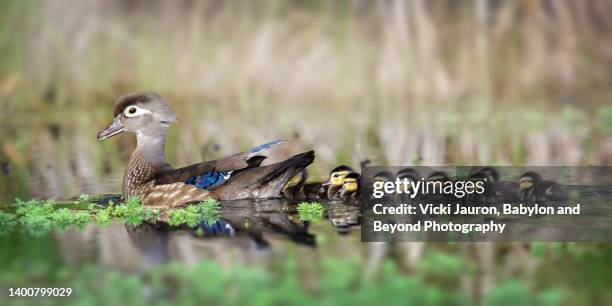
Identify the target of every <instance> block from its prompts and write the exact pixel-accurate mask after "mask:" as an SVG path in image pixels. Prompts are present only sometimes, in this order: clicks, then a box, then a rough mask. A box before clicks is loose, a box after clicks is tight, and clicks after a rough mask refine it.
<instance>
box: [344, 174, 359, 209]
mask: <svg viewBox="0 0 612 306" xmlns="http://www.w3.org/2000/svg"><path fill="white" fill-rule="evenodd" d="M360 184H361V176H360V175H359V173H357V172H352V173H349V174H347V175H346V176H345V177H344V179H343V180H342V187H341V188H340V200H342V202H344V204H350V205H356V204H358V201H359V186H360Z"/></svg>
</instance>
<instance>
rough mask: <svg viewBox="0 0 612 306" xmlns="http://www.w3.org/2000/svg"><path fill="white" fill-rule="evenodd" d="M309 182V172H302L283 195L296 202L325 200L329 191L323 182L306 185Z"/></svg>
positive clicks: (288, 184)
mask: <svg viewBox="0 0 612 306" xmlns="http://www.w3.org/2000/svg"><path fill="white" fill-rule="evenodd" d="M307 180H308V171H307V170H306V169H304V170H302V172H301V173H298V174H297V175H295V176H294V177H293V178H291V180H289V182H288V183H287V186H286V187H285V189H284V190H283V195H284V196H285V197H286V198H288V199H295V200H311V201H312V200H319V199H322V198H325V196H326V195H327V190H326V189H325V188H324V187H323V183H321V182H311V183H306V181H307Z"/></svg>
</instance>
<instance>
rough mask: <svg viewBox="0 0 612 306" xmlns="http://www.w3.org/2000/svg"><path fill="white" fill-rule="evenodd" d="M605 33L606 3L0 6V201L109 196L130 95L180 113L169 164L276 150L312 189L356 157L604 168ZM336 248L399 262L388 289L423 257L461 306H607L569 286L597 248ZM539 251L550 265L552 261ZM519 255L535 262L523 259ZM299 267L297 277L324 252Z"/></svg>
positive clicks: (116, 181)
mask: <svg viewBox="0 0 612 306" xmlns="http://www.w3.org/2000/svg"><path fill="white" fill-rule="evenodd" d="M610 16H612V2H610V1H604V0H592V1H552V0H541V1H537V0H524V1H502V0H490V1H487V0H477V1H465V2H464V1H461V2H459V1H451V0H447V1H424V0H416V1H365V0H350V1H349V0H345V1H306V0H301V1H297V0H295V1H161V0H157V1H144V0H141V1H135V0H132V1H120V0H104V1H103V0H84V1H68V0H56V1H2V2H1V3H0V50H1V51H0V54H2V57H1V58H0V106H1V111H0V166H1V167H0V168H1V171H0V201H2V202H5V203H10V202H12V201H13V199H14V198H15V197H21V198H44V199H47V198H63V197H68V196H73V195H76V194H79V193H102V192H115V193H116V192H119V190H120V185H121V177H122V173H123V169H124V166H125V163H126V161H127V159H128V158H129V155H130V153H131V150H132V149H133V147H134V144H135V143H134V139H132V137H129V136H125V135H124V136H121V137H119V138H117V139H113V140H110V141H106V142H104V143H98V142H97V141H96V139H95V135H96V133H97V131H99V130H100V129H101V128H103V127H105V125H106V124H107V123H108V122H109V121H110V120H111V115H112V113H111V110H112V106H113V104H114V101H115V100H116V99H117V98H118V97H120V96H121V95H124V94H126V93H129V92H133V91H136V90H143V89H146V90H153V91H157V92H159V93H160V94H162V95H163V96H165V97H166V98H168V99H169V101H170V102H171V103H172V105H173V106H174V107H175V109H176V111H177V112H178V114H179V116H180V119H181V121H180V122H179V124H178V125H177V126H176V127H174V128H173V130H172V132H171V135H170V139H169V143H168V146H167V154H168V159H169V161H170V163H171V164H173V165H185V164H188V163H193V162H198V161H200V160H202V159H212V158H216V157H219V156H222V155H224V154H229V153H234V152H238V151H242V150H245V149H247V148H250V147H252V146H255V145H258V144H261V143H264V142H267V141H269V140H273V139H277V138H288V139H295V140H296V142H295V143H297V144H299V145H296V148H295V150H296V151H299V150H301V149H303V148H312V149H314V150H315V151H316V153H317V160H316V162H315V164H313V165H312V166H311V167H310V168H309V170H310V172H311V173H312V175H311V178H312V179H313V180H320V179H322V178H324V177H325V176H326V175H327V173H328V172H329V170H330V169H331V168H332V167H333V166H335V165H337V164H339V163H346V164H349V165H352V166H355V167H358V166H359V162H360V161H361V160H363V159H366V158H367V159H370V160H371V161H372V162H373V163H374V164H383V165H384V164H388V165H428V166H434V165H479V164H493V165H610V164H611V163H612V103H611V101H612V90H611V89H610V88H612V87H611V85H612V69H610V67H612V48H610V44H611V43H612V18H610ZM334 234H335V233H334ZM75 235H76V234H75ZM81 235H82V234H81ZM125 237H127V236H125ZM330 239H331V238H330ZM335 239H336V238H334V239H332V240H331V241H334V242H333V243H334V244H333V245H334V246H336V247H337V248H339V249H338V250H336V251H337V252H336V253H338V254H336V255H339V256H340V257H342V256H345V255H347V254H352V255H359V254H360V252H366V253H367V252H368V250H370V249H371V250H370V251H372V252H373V253H371V254H374V255H372V256H378V255H376V254H379V253H380V254H386V255H380V256H382V258H387V257H389V258H394V256H397V257H399V258H407V259H406V260H408V261H409V262H410V264H408V266H409V268H407V269H406V271H408V274H407V275H408V276H409V277H416V278H419V277H423V278H422V280H424V281H425V283H427V280H428V277H430V274H427V273H425V274H419V273H416V274H415V273H414V271H421V270H418V269H421V268H415V267H420V266H419V265H418V263H419V262H421V260H423V258H426V260H425V261H424V262H425V265H426V266H425V268H423V269H434V272H433V273H434V274H435V275H434V277H433V278H434V279H436V277H437V278H439V277H443V278H444V277H445V276H444V273H445V272H446V270H445V271H438V270H436V268H437V267H440V266H442V267H444V264H446V265H450V268H449V267H448V266H447V268H444V269H450V270H448V271H456V275H454V276H453V277H456V279H452V280H450V281H448V280H445V279H444V280H442V281H441V282H442V283H441V285H440V288H442V289H440V290H443V289H444V288H447V287H448V286H450V288H453V290H455V289H456V286H454V285H453V284H458V283H461V279H462V278H464V277H469V276H470V275H471V276H474V275H479V277H480V276H482V275H485V276H486V277H485V279H484V280H481V281H477V282H476V283H473V284H471V285H470V286H471V287H478V288H481V287H482V286H479V285H478V284H479V282H482V283H483V284H488V285H486V286H485V287H486V288H484V289H482V288H481V289H482V290H481V289H478V290H475V291H474V292H475V293H474V292H472V293H470V294H466V296H468V297H471V298H473V299H471V298H466V299H465V300H461V299H460V300H461V301H463V302H466V301H467V303H481V302H483V300H482V299H481V298H482V297H483V296H484V292H487V290H489V289H490V288H489V287H494V286H496V285H498V284H507V283H506V282H504V281H505V280H507V279H510V283H509V284H510V285H506V286H509V287H508V289H507V290H506V289H504V290H506V291H503V290H502V292H501V293H500V294H501V295H502V297H504V294H506V292H507V291H508V292H511V293H517V292H518V293H517V294H519V295H520V294H522V293H523V291H521V290H524V292H531V291H529V290H531V289H533V288H539V287H538V286H540V287H549V286H557V285H558V286H560V287H561V288H577V289H580V290H582V291H580V290H579V293H576V294H569V296H571V297H572V299H570V301H571V304H572V305H578V304H585V305H587V304H588V305H596V304H599V303H603V304H605V302H606V301H607V302H609V301H610V300H611V299H610V294H609V293H605V292H604V290H603V288H609V287H607V286H609V285H610V283H612V282H611V281H610V278H609V276H608V277H607V278H606V277H605V276H601V277H602V278H601V279H599V280H598V281H597V284H589V285H586V283H588V282H589V281H591V280H593V275H589V274H586V275H583V274H582V273H583V272H584V270H585V269H590V270H594V271H600V270H604V271H605V270H606V269H607V270H608V271H609V269H610V267H609V264H608V263H607V262H609V260H608V261H606V260H604V259H605V258H610V256H611V255H610V251H609V249H610V248H609V247H608V246H591V245H587V246H583V247H584V248H585V249H586V250H587V251H585V252H586V253H588V254H591V253H589V252H590V251H588V250H591V249H592V248H593V249H595V250H597V251H598V252H596V254H595V255H584V256H587V257H579V259H575V258H574V257H573V256H574V255H571V254H574V251H571V252H565V251H563V250H566V248H567V249H572V250H574V249H575V246H572V247H568V246H567V245H565V244H564V245H560V246H559V245H556V246H555V245H550V244H546V245H539V246H537V247H535V248H534V247H533V244H530V245H523V244H521V245H514V244H504V245H490V244H489V245H487V246H486V247H485V246H481V245H474V246H470V247H469V248H464V247H458V246H456V245H434V246H424V245H422V244H401V245H402V246H401V247H398V250H395V251H388V252H387V251H380V250H381V249H380V248H378V247H376V246H374V245H366V246H364V245H363V244H360V243H359V241H358V237H354V236H353V237H352V238H351V239H350V240H349V242H347V241H345V240H342V241H344V242H341V244H342V243H344V244H346V246H342V247H341V246H337V242H336V240H335ZM60 240H61V239H60ZM327 241H330V240H329V239H328V240H327ZM132 242H133V241H132ZM39 243H50V242H49V241H47V240H44V242H39ZM126 243H127V242H126ZM54 245H55V244H54ZM55 247H57V246H55ZM218 247H221V246H218ZM41 248H43V249H44V248H46V247H41ZM288 248H293V247H288ZM472 248H474V249H475V250H478V249H481V248H482V249H484V250H486V251H483V252H485V253H483V254H488V255H486V256H485V255H483V256H485V257H484V258H485V259H482V258H480V257H476V259H471V260H468V263H466V262H464V261H463V260H465V258H466V257H465V256H467V255H465V254H467V253H463V252H465V251H466V249H472ZM557 248H558V249H561V250H562V251H560V252H561V253H559V254H560V255H559V254H557V253H555V252H553V251H551V250H556V249H557ZM602 248H603V251H602ZM364 249H365V251H364ZM391 249H392V250H394V249H393V248H391ZM430 249H431V250H430ZM534 249H536V250H537V251H535V252H536V253H537V254H538V256H543V257H542V258H543V259H539V258H540V257H538V256H535V257H532V255H533V254H532V253H533V250H534ZM62 250H63V249H62ZM377 250H378V251H377ZM382 250H388V248H387V247H382ZM415 250H416V251H415ZM423 250H425V251H423ZM512 250H514V251H512ZM63 251H64V253H65V254H68V253H69V252H68V251H66V250H63ZM600 251H601V252H603V253H601V252H600ZM297 252H298V253H299V252H301V251H297ZM309 252H314V253H315V255H312V254H311V255H308V256H314V257H307V258H309V260H306V261H307V262H318V261H319V259H320V258H323V257H324V255H327V252H326V251H322V250H321V249H319V250H318V251H309ZM376 252H379V253H376ZM427 252H434V253H431V254H434V255H432V256H430V257H427V256H425V257H423V256H422V254H427ZM512 252H518V254H519V255H520V256H526V257H524V258H523V257H520V256H518V257H516V256H515V255H516V254H515V253H512ZM549 252H552V253H554V254H553V255H551V254H552V253H549ZM575 252H577V253H576V254H583V253H584V252H582V251H575ZM79 253H81V252H80V251H77V252H76V254H79ZM330 253H334V252H330ZM396 253H397V254H396ZM15 254H21V253H15ZM402 254H403V255H402ZM461 254H463V255H461ZM479 254H480V253H479ZM508 254H511V255H508ZM512 254H514V255H512ZM530 254H531V255H530ZM542 254H544V255H542ZM547 254H548V255H547ZM568 254H569V255H568ZM5 255H6V254H5ZM498 255H500V256H501V255H503V256H512V257H515V258H521V259H520V261H519V262H520V264H518V266H520V267H523V265H525V266H527V264H526V263H527V262H530V263H531V264H530V265H531V266H529V271H531V270H532V269H533V270H534V271H536V272H533V274H529V273H531V272H529V271H523V270H521V271H523V272H524V274H521V273H523V272H521V273H518V274H516V273H514V272H512V271H514V270H512V269H513V268H512V267H514V266H512V264H515V266H516V262H514V263H511V264H510V265H511V267H510V268H507V267H506V268H507V269H509V270H504V271H499V270H502V266H501V265H497V261H496V260H495V258H497V257H496V256H498ZM7 256H9V255H7ZM11 256H12V255H11ZM461 256H464V257H461ZM547 256H553V259H554V260H553V259H551V258H550V257H547ZM555 256H556V257H555ZM568 256H569V257H570V258H571V259H568V258H567V257H568ZM580 256H582V255H580ZM588 256H600V257H596V258H600V259H601V262H599V261H597V260H595V259H593V258H591V257H588ZM601 256H603V257H601ZM221 257H222V256H221ZM358 257H359V256H358ZM467 257H469V256H467ZM282 258H285V257H284V256H283V257H282ZM359 258H361V259H360V260H362V261H365V260H367V258H369V257H366V256H363V257H359ZM432 258H433V259H432ZM503 258H506V257H503ZM585 258H587V259H588V260H587V261H588V263H587V262H582V261H580V260H585ZM506 259H507V258H506ZM506 259H504V260H506ZM427 260H429V261H431V262H429V261H427ZM530 260H532V261H530ZM551 260H552V263H551ZM555 260H559V261H555ZM574 260H578V261H574ZM362 261H359V260H358V262H362ZM399 261H400V262H401V261H402V260H399ZM440 262H441V263H442V264H440ZM546 262H549V263H548V264H545V263H546ZM483 263H484V264H485V265H486V264H487V263H488V266H486V267H485V269H484V270H483V269H481V268H479V267H481V266H480V264H483ZM538 263H540V264H543V266H542V265H538ZM596 264H600V266H596ZM427 265H429V266H427ZM556 265H563V266H564V269H569V270H570V271H565V272H561V271H559V268H558V267H557V266H556ZM332 266H333V265H332ZM451 268H452V269H456V270H452V269H451ZM506 268H504V269H506ZM296 269H298V270H299V269H300V268H296ZM415 269H417V270H415ZM464 269H465V270H464ZM517 269H519V268H517ZM350 270H351V268H347V271H350ZM392 270H393V269H392ZM519 270H520V269H519ZM590 270H589V271H590ZM283 271H284V270H283ZM291 271H293V270H291ZM410 271H412V274H410V273H409V272H410ZM483 271H485V272H483ZM508 271H511V272H508ZM311 273H315V272H311ZM428 273H429V272H428ZM436 273H438V274H440V275H437V274H436ZM483 273H484V274H483ZM487 273H489V274H487ZM338 274H339V275H341V274H342V273H341V272H338ZM557 274H563V275H564V276H563V278H562V279H563V281H560V282H559V284H558V283H556V282H555V281H552V280H551V279H552V278H553V277H551V276H550V275H557ZM333 275H334V274H332V276H331V277H332V278H334V277H337V276H333ZM423 275H424V276H423ZM436 275H437V276H436ZM466 275H467V276H466ZM517 275H519V276H521V277H524V278H520V277H519V278H516V277H515V276H517ZM307 279H310V278H309V277H307ZM419 279H421V278H419ZM517 279H518V281H516V282H512V281H513V280H517ZM438 281H439V280H438ZM447 281H448V283H447ZM272 284H274V282H272ZM537 284H540V285H537ZM542 284H543V285H542ZM581 285H582V286H581ZM591 285H592V286H591ZM470 286H468V287H470ZM272 287H273V286H272ZM350 287H351V286H348V287H347V288H350ZM587 287H588V288H587ZM414 288H417V287H414ZM418 288H421V287H418ZM504 288H505V287H504ZM526 288H527V289H526ZM585 288H586V289H585ZM415 290H417V292H419V291H420V290H421V289H415ZM457 290H458V289H457ZM513 290H514V291H513ZM453 292H454V291H453ZM555 292H556V291H555ZM545 293H546V292H545ZM453 294H455V293H453ZM546 294H548V293H546ZM546 294H544V297H542V299H543V300H546V297H547V295H546ZM383 295H384V294H383ZM549 295H550V296H551V298H550V299H549V300H550V301H555V297H558V296H562V295H555V294H553V293H550V294H549ZM445 296H448V295H445ZM510 296H511V297H510V298H509V301H512V303H511V305H519V304H517V303H518V302H517V299H516V298H515V297H514V296H512V295H510ZM566 296H567V295H566ZM373 299H374V298H373ZM461 301H460V302H457V303H459V304H460V303H462V302H461ZM533 301H534V300H533V299H532V300H527V303H528V304H529V303H531V304H534V303H533ZM538 301H540V297H538ZM546 301H548V300H546ZM485 302H486V301H485ZM483 303H484V302H483ZM603 304H602V305H603ZM421 305H425V303H424V302H423V303H421ZM525 305H527V304H525Z"/></svg>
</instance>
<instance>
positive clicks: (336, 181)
mask: <svg viewBox="0 0 612 306" xmlns="http://www.w3.org/2000/svg"><path fill="white" fill-rule="evenodd" d="M352 172H355V171H354V170H353V168H351V167H349V166H347V165H340V166H337V167H336V168H334V169H332V171H330V172H329V179H328V180H327V181H325V182H323V184H322V186H323V187H324V188H327V190H326V193H327V199H328V200H339V199H340V188H342V183H343V181H344V177H345V176H347V175H348V174H349V173H352Z"/></svg>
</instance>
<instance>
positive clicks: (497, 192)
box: [466, 167, 519, 204]
mask: <svg viewBox="0 0 612 306" xmlns="http://www.w3.org/2000/svg"><path fill="white" fill-rule="evenodd" d="M499 178H500V176H499V172H498V171H497V169H495V168H493V167H484V168H482V169H480V170H479V171H478V172H476V173H474V174H472V175H471V176H470V177H469V180H470V181H474V182H477V181H482V182H483V183H484V187H485V191H484V193H482V194H476V193H473V194H470V195H468V196H466V199H467V200H468V202H472V203H477V204H503V203H512V202H516V201H518V195H517V190H518V187H519V186H518V184H517V183H516V182H512V181H502V180H500V179H499Z"/></svg>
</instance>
